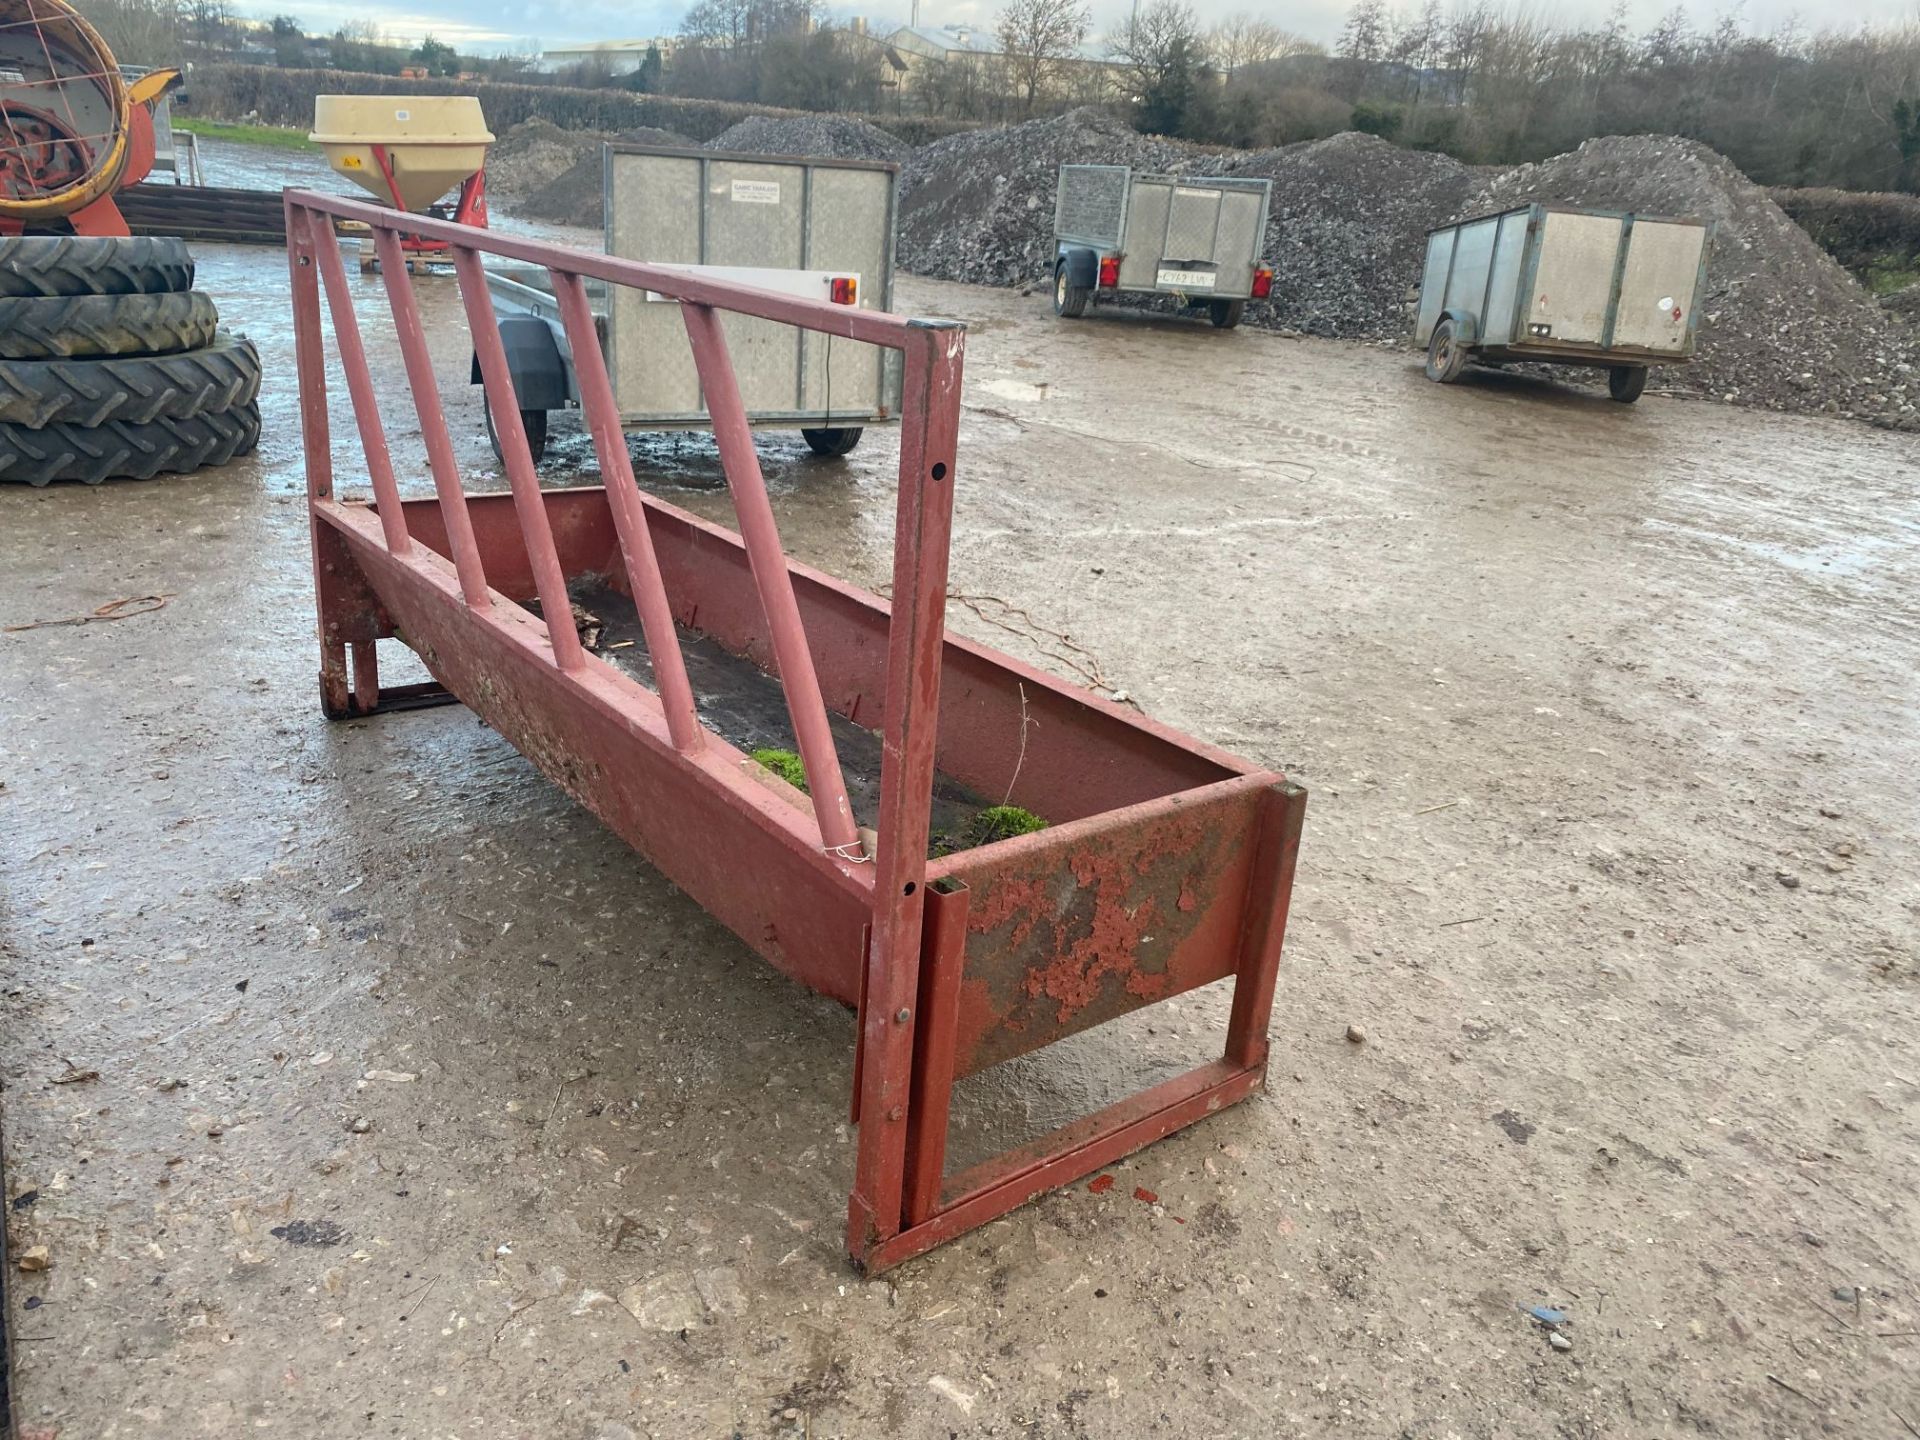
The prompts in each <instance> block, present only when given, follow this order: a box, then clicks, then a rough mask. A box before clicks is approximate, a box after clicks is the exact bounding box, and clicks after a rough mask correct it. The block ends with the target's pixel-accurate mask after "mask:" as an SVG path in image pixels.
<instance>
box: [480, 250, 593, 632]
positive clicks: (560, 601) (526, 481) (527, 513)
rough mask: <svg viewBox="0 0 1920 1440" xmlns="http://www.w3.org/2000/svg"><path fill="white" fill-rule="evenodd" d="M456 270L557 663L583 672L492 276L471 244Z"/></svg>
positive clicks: (570, 607)
mask: <svg viewBox="0 0 1920 1440" xmlns="http://www.w3.org/2000/svg"><path fill="white" fill-rule="evenodd" d="M453 269H454V274H455V275H456V276H457V277H458V278H459V281H460V303H461V304H462V305H464V306H465V307H466V311H467V329H468V330H469V331H470V332H472V336H473V353H474V356H475V357H476V358H477V359H478V360H479V362H480V378H481V379H482V380H483V381H484V382H485V384H486V404H487V406H488V408H489V409H490V410H491V411H492V413H493V433H494V434H495V435H496V436H498V437H499V440H500V463H501V464H502V465H504V466H505V467H506V470H507V483H508V485H509V486H511V487H512V490H513V509H514V513H515V514H516V515H518V516H519V518H520V538H521V540H523V541H524V542H525V543H526V547H527V560H528V563H529V564H530V565H531V566H532V569H533V583H534V588H535V589H536V590H537V591H539V593H540V609H541V612H542V616H543V618H544V619H545V620H546V622H547V640H548V642H549V643H550V644H551V645H552V646H553V663H554V664H556V665H558V666H559V667H560V668H561V669H562V670H578V669H579V668H580V667H581V666H582V665H584V664H586V663H587V657H586V652H585V651H584V650H582V649H581V648H580V635H579V632H578V631H576V630H575V629H574V628H573V602H572V600H571V599H569V598H568V595H567V577H566V573H565V572H564V571H562V570H561V568H560V556H559V554H558V552H556V551H555V550H554V548H553V527H552V525H550V524H549V523H548V521H547V502H546V501H545V500H544V499H542V498H541V495H540V477H539V476H538V475H536V474H534V473H533V453H532V452H531V451H530V450H528V449H527V428H526V426H525V425H523V424H521V423H520V401H519V399H518V397H517V396H515V395H514V393H513V376H512V374H510V373H509V372H508V369H507V347H506V346H505V345H504V344H502V343H501V340H500V325H499V322H498V321H497V320H496V319H495V318H494V314H493V297H492V296H490V295H489V294H488V293H487V276H486V271H485V270H484V269H482V268H481V264H480V252H479V251H477V250H473V249H469V248H468V247H467V246H465V245H456V246H454V247H453Z"/></svg>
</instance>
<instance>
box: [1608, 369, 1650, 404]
mask: <svg viewBox="0 0 1920 1440" xmlns="http://www.w3.org/2000/svg"><path fill="white" fill-rule="evenodd" d="M1646 388H1647V367H1646V366H1644V365H1616V366H1614V367H1613V368H1612V369H1611V370H1609V371H1607V394H1609V395H1611V396H1612V397H1613V398H1614V399H1616V400H1618V401H1619V402H1620V403H1621V404H1622V405H1631V404H1632V403H1633V402H1634V401H1636V400H1638V399H1639V398H1640V394H1641V392H1642V391H1644V390H1645V389H1646Z"/></svg>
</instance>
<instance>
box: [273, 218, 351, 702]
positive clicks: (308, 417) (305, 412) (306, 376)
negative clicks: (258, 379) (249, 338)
mask: <svg viewBox="0 0 1920 1440" xmlns="http://www.w3.org/2000/svg"><path fill="white" fill-rule="evenodd" d="M285 206H286V217H287V279H288V284H289V285H290V287H291V289H292V292H293V358H294V372H295V375H296V377H297V379H298V383H299V386H300V444H301V447H302V449H303V450H304V451H305V453H306V470H307V504H308V505H309V507H311V506H313V505H317V504H319V503H320V502H322V501H326V500H331V499H333V437H332V435H331V433H330V431H329V428H328V425H327V357H326V352H325V351H324V350H322V349H321V345H320V277H319V276H318V275H317V274H315V273H314V265H313V230H314V227H315V226H317V225H322V224H326V225H329V226H330V225H331V222H328V221H320V220H315V219H314V218H313V217H312V215H311V213H310V212H308V211H306V210H303V209H301V208H300V207H299V206H297V205H295V204H294V203H293V201H291V200H288V201H286V202H285ZM329 238H331V230H329ZM307 528H308V530H309V532H310V533H311V535H312V548H313V589H314V596H315V599H316V601H317V606H316V608H317V610H318V612H319V626H318V628H319V640H320V708H321V709H322V710H323V711H325V712H326V713H327V714H328V715H344V714H346V713H347V705H348V700H347V648H346V646H345V644H344V643H342V641H341V640H340V638H339V635H338V633H337V631H336V633H333V634H329V633H328V627H329V625H330V623H332V617H331V616H330V614H329V607H328V605H327V597H328V595H329V593H330V592H331V591H332V589H333V586H332V584H331V582H330V580H329V578H328V575H327V565H326V562H325V561H324V560H322V558H321V555H320V527H319V526H318V525H317V524H313V523H311V522H309V524H308V527H307Z"/></svg>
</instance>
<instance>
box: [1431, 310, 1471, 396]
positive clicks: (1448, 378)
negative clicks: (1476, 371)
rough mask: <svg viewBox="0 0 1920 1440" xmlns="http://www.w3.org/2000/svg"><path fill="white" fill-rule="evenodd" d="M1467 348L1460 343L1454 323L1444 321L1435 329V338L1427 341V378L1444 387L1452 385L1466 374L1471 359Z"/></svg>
mask: <svg viewBox="0 0 1920 1440" xmlns="http://www.w3.org/2000/svg"><path fill="white" fill-rule="evenodd" d="M1469 358H1470V357H1469V355H1468V353H1467V347H1466V346H1465V345H1462V344H1461V343H1460V340H1459V337H1458V336H1457V334H1456V333H1455V331H1454V327H1453V321H1451V320H1442V321H1441V322H1440V323H1439V324H1438V325H1435V326H1434V327H1433V337H1432V338H1431V339H1429V340H1428V341H1427V378H1428V379H1429V380H1436V381H1438V382H1439V383H1440V384H1442V385H1451V384H1453V382H1454V381H1456V380H1458V379H1459V378H1460V377H1461V376H1462V375H1464V374H1465V373H1466V369H1467V360H1468V359H1469Z"/></svg>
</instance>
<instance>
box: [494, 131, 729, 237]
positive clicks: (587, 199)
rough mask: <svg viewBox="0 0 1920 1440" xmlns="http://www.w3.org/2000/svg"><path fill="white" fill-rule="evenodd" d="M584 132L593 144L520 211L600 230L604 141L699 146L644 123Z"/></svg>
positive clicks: (524, 201)
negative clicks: (613, 133)
mask: <svg viewBox="0 0 1920 1440" xmlns="http://www.w3.org/2000/svg"><path fill="white" fill-rule="evenodd" d="M532 123H538V122H532ZM580 133H582V134H586V135H590V136H591V137H592V140H593V144H592V146H591V148H589V149H588V150H587V151H586V152H585V153H583V154H582V155H581V156H580V158H579V159H578V160H576V161H574V163H573V164H571V165H569V166H568V167H567V168H566V169H565V170H564V171H562V172H561V173H560V175H559V176H558V177H556V178H554V179H551V180H549V181H548V182H547V183H546V184H544V185H542V186H541V187H540V188H539V189H537V190H534V191H533V192H532V193H531V194H528V195H526V196H524V197H523V198H522V199H521V200H520V202H519V203H518V204H517V205H515V206H514V212H515V213H516V214H519V215H524V216H526V217H527V218H528V219H530V220H551V221H553V222H554V223H555V224H557V225H575V226H579V227H581V228H583V229H588V230H598V229H600V228H601V227H602V225H603V223H604V219H605V200H606V157H605V156H604V155H603V154H602V153H601V149H600V146H601V143H602V142H603V141H605V140H608V139H618V140H621V141H624V142H626V143H628V144H632V145H664V146H675V147H678V148H680V149H687V150H691V149H697V148H698V146H697V145H695V143H694V142H693V141H692V140H689V139H688V138H687V137H686V136H684V135H681V134H678V133H676V132H675V131H672V130H656V129H654V128H652V127H651V126H644V125H643V126H641V127H640V128H639V129H638V130H623V131H621V132H620V134H619V135H617V136H606V135H602V134H600V133H599V132H598V131H582V132H580ZM487 173H488V174H489V175H491V174H492V173H493V172H492V171H491V170H489V171H488V172H487Z"/></svg>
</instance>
